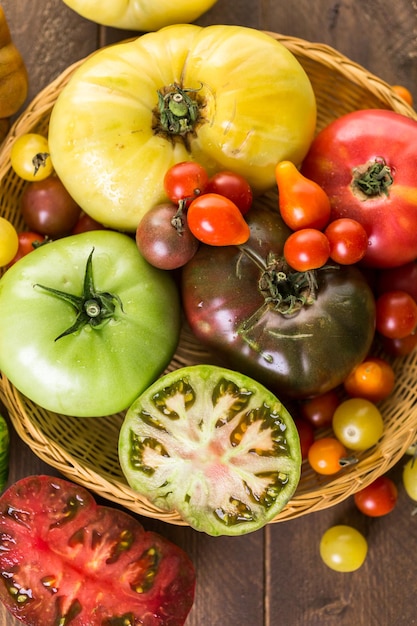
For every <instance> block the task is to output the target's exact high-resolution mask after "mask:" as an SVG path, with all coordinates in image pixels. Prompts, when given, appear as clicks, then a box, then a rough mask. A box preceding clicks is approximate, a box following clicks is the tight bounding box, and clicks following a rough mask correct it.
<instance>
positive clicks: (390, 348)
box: [381, 333, 417, 356]
mask: <svg viewBox="0 0 417 626" xmlns="http://www.w3.org/2000/svg"><path fill="white" fill-rule="evenodd" d="M381 343H382V347H383V348H384V350H385V352H387V353H388V354H390V355H391V356H406V355H407V354H411V352H413V351H414V349H415V348H416V346H417V333H411V335H407V337H401V339H390V338H389V337H382V336H381Z"/></svg>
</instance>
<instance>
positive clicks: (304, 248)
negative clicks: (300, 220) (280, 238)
mask: <svg viewBox="0 0 417 626" xmlns="http://www.w3.org/2000/svg"><path fill="white" fill-rule="evenodd" d="M329 254H330V244H329V240H328V239H327V237H326V235H325V234H324V233H322V232H321V230H317V229H316V228H303V229H301V230H296V231H295V232H294V233H292V234H291V235H290V236H289V237H288V239H287V240H286V242H285V244H284V257H285V260H286V261H287V263H288V265H290V266H291V267H292V268H293V269H294V270H296V271H297V272H305V271H307V270H314V269H318V268H319V267H322V266H323V265H324V264H325V263H326V261H327V260H328V259H329Z"/></svg>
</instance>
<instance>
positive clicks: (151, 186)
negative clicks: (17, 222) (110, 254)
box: [49, 24, 316, 231]
mask: <svg viewBox="0 0 417 626" xmlns="http://www.w3.org/2000/svg"><path fill="white" fill-rule="evenodd" d="M315 123H316V102H315V96H314V92H313V89H312V86H311V83H310V80H309V78H308V76H307V74H306V72H305V71H304V69H303V68H302V66H301V65H300V63H299V62H298V60H297V59H296V58H295V56H294V55H293V54H292V53H291V52H290V51H289V50H288V49H287V48H286V47H285V46H284V45H283V44H281V43H280V42H279V41H277V40H276V39H274V38H273V37H272V36H270V35H268V34H266V33H263V32H260V31H257V30H255V29H251V28H246V27H243V26H232V25H227V26H223V25H213V26H207V27H200V26H195V25H191V24H180V25H175V26H168V27H167V28H164V29H161V30H159V31H157V32H154V33H147V34H146V35H144V36H142V37H139V38H137V39H135V40H133V41H129V42H124V43H119V44H116V45H113V46H109V47H107V48H104V49H102V50H100V51H98V52H96V53H95V54H93V55H92V56H90V57H89V58H88V59H87V60H85V61H84V62H83V63H82V64H81V65H80V66H79V67H78V68H77V69H76V71H75V72H74V73H73V75H72V76H71V78H70V80H69V82H68V84H67V85H66V86H65V87H64V88H63V90H62V92H61V93H60V95H59V97H58V99H57V101H56V103H55V105H54V108H53V111H52V116H51V121H50V126H49V148H50V153H51V158H52V162H53V165H54V167H55V170H56V172H57V174H58V176H59V177H60V179H61V180H62V182H63V183H64V185H65V186H66V187H67V189H68V191H69V192H70V193H71V195H72V196H73V197H74V198H75V200H76V201H77V203H78V204H79V205H80V206H81V207H82V208H83V210H84V211H85V212H86V213H88V214H89V215H90V216H91V217H93V218H94V219H96V220H97V221H98V222H100V223H102V224H104V225H106V226H109V227H113V228H116V229H119V230H126V231H135V230H136V228H137V226H138V224H139V222H140V220H141V218H142V217H143V215H144V214H145V213H146V212H147V211H148V210H149V209H150V208H151V207H153V206H155V205H157V204H160V203H161V202H164V201H166V200H167V197H166V194H165V190H164V185H163V179H164V176H165V173H166V172H167V170H168V169H169V168H170V167H171V166H173V165H174V164H175V163H178V162H181V161H190V160H194V161H197V162H199V163H200V164H201V165H203V166H204V167H205V168H206V169H207V171H208V173H209V175H211V174H214V173H215V172H217V171H219V170H232V171H235V172H236V173H239V174H241V175H242V176H244V178H245V179H246V180H247V181H248V183H249V184H250V185H251V187H252V188H253V190H254V191H255V192H259V191H264V190H265V189H267V188H270V187H273V186H274V185H275V173H274V172H275V165H276V163H277V162H278V161H281V160H284V159H288V160H291V161H294V162H295V163H297V164H300V163H301V161H302V159H303V158H304V156H305V154H306V153H307V150H308V148H309V146H310V143H311V141H312V139H313V136H314V130H315Z"/></svg>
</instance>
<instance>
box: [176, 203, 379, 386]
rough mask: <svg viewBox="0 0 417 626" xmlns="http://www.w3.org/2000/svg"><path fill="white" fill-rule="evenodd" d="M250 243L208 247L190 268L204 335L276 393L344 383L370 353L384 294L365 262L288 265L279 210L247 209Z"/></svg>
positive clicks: (195, 315)
mask: <svg viewBox="0 0 417 626" xmlns="http://www.w3.org/2000/svg"><path fill="white" fill-rule="evenodd" d="M246 217H247V220H248V223H249V225H250V228H251V236H250V239H249V241H248V242H247V243H246V244H243V245H242V246H227V247H220V248H214V247H210V246H204V245H202V246H200V248H199V250H198V252H197V253H196V255H195V256H194V257H193V259H192V260H191V261H190V262H189V263H187V265H186V266H185V267H184V269H183V274H182V276H183V277H182V298H183V305H184V311H185V315H186V318H187V321H188V323H189V325H190V327H191V330H192V331H193V333H194V334H195V336H196V337H197V338H198V339H199V340H200V341H201V342H202V343H203V344H205V345H207V346H209V347H210V348H211V349H212V350H213V351H214V352H216V353H217V354H219V355H220V356H222V357H223V358H224V361H225V363H226V364H227V365H228V366H229V367H233V368H236V369H238V370H240V371H242V372H243V373H245V374H247V375H249V376H252V377H253V378H255V379H257V380H259V381H260V382H262V383H263V384H265V385H266V386H267V387H269V388H270V389H272V390H273V391H274V392H276V393H277V394H280V395H287V396H290V397H308V396H313V395H317V394H321V393H324V392H325V391H327V390H329V389H332V388H335V387H336V386H337V385H339V384H340V383H341V382H342V381H343V380H344V378H346V376H347V374H348V373H349V372H350V371H351V370H352V369H353V367H354V366H355V365H356V364H357V363H359V362H360V361H362V360H363V358H364V357H365V356H366V354H367V352H368V350H369V348H370V346H371V343H372V340H373V337H374V332H375V300H374V296H373V294H372V291H371V289H370V287H369V285H368V284H367V282H366V280H365V278H364V276H363V275H362V273H361V271H360V270H359V269H358V268H357V267H356V266H339V265H337V264H334V263H333V262H332V263H331V265H326V266H325V267H323V268H320V269H319V270H314V271H309V272H295V271H293V270H291V268H290V267H289V266H288V265H287V264H286V263H285V262H284V260H283V257H282V251H283V246H284V242H285V240H286V238H287V237H288V235H289V232H290V231H289V230H288V228H287V227H286V226H285V225H284V223H283V222H282V220H281V217H280V216H279V214H278V212H274V211H270V210H269V209H267V208H265V207H263V206H257V207H256V209H252V210H251V211H249V213H248V214H247V216H246Z"/></svg>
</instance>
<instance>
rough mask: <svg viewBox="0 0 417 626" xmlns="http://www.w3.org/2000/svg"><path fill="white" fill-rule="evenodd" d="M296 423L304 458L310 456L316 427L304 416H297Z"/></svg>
mask: <svg viewBox="0 0 417 626" xmlns="http://www.w3.org/2000/svg"><path fill="white" fill-rule="evenodd" d="M294 423H295V425H296V427H297V431H298V436H299V438H300V448H301V457H302V459H303V460H304V459H306V458H307V457H308V451H309V449H310V446H311V445H312V443H313V442H314V428H313V426H312V424H311V423H310V422H308V421H307V420H305V419H303V418H302V417H295V418H294Z"/></svg>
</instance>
